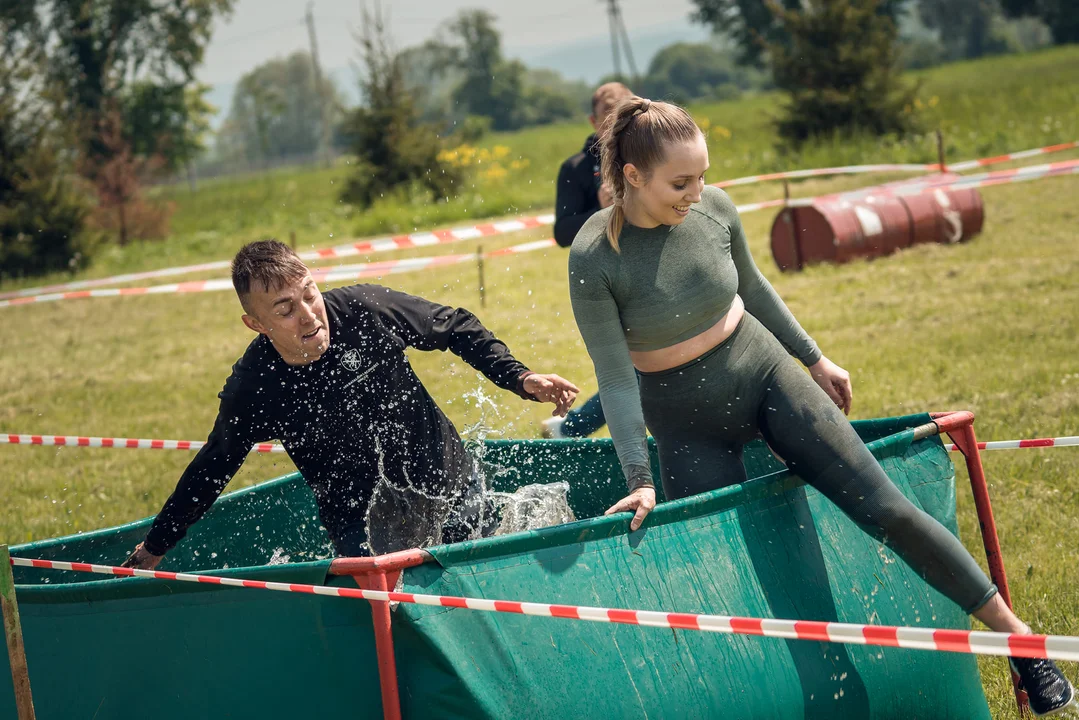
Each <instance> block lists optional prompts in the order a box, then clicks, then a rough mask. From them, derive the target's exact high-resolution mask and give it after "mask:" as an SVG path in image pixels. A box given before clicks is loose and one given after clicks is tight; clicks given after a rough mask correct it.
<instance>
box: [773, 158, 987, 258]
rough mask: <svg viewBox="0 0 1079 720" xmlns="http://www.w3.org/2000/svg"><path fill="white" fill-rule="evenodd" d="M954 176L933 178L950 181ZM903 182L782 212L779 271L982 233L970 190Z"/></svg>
mask: <svg viewBox="0 0 1079 720" xmlns="http://www.w3.org/2000/svg"><path fill="white" fill-rule="evenodd" d="M955 178H958V176H953V175H943V176H934V178H933V182H934V183H940V182H942V181H943V182H948V181H951V180H953V179H955ZM924 182H925V181H924V180H921V179H919V180H914V181H904V182H899V183H891V184H889V185H885V186H880V187H875V188H870V189H868V190H862V191H858V192H854V193H844V194H842V195H835V196H827V197H822V198H816V199H814V200H813V201H812V203H811V204H804V205H796V206H792V207H788V208H784V209H783V210H782V211H780V213H779V215H778V216H777V217H776V219H775V221H774V222H773V223H772V232H771V247H772V256H773V257H774V258H775V261H776V265H778V266H779V268H780V270H784V271H787V270H800V269H802V268H803V267H805V266H807V265H813V264H816V263H822V262H830V263H837V264H838V263H845V262H849V261H851V260H854V259H856V258H876V257H881V256H883V255H890V254H891V253H893V252H896V251H897V250H901V249H903V248H906V247H909V246H911V245H914V244H919V243H930V242H935V243H944V244H947V243H955V242H961V241H963V240H968V239H970V238H971V237H973V236H974V235H976V234H977V233H979V232H981V229H982V223H983V221H984V217H985V210H984V206H983V204H982V198H981V195H980V194H979V193H978V191H977V190H974V189H968V190H963V189H959V190H956V189H943V188H937V189H932V188H925V189H923V190H922V191H920V192H914V191H913V190H915V189H916V188H917V185H918V184H920V183H924Z"/></svg>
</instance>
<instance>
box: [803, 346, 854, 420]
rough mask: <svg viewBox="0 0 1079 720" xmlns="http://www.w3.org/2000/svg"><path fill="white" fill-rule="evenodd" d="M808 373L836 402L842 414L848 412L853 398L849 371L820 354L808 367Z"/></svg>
mask: <svg viewBox="0 0 1079 720" xmlns="http://www.w3.org/2000/svg"><path fill="white" fill-rule="evenodd" d="M809 374H810V375H812V376H813V380H815V381H816V383H817V384H818V385H820V386H821V388H822V389H823V390H824V392H826V393H828V397H830V398H832V402H834V403H835V404H836V407H838V408H839V409H840V410H842V411H843V414H844V415H846V414H849V413H850V404H851V400H853V399H854V390H852V389H851V385H850V373H848V372H847V371H846V370H844V369H843V368H841V367H839V366H838V365H836V364H835V363H834V362H832V361H831V360H829V359H828V358H826V357H824V356H821V359H820V360H818V361H817V362H816V363H814V365H813V366H812V367H810V368H809Z"/></svg>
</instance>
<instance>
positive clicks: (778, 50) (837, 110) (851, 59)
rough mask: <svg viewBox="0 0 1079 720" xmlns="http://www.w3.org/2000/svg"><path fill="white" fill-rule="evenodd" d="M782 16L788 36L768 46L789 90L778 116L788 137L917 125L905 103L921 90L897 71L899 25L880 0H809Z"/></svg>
mask: <svg viewBox="0 0 1079 720" xmlns="http://www.w3.org/2000/svg"><path fill="white" fill-rule="evenodd" d="M777 15H778V17H779V18H780V19H781V21H782V22H783V24H784V26H785V31H786V32H787V34H788V36H789V38H790V44H789V45H780V44H778V43H773V44H772V45H770V46H769V53H770V54H771V57H772V67H773V73H774V76H775V82H776V85H777V86H778V87H779V88H781V89H782V90H785V91H786V92H787V94H788V96H789V100H788V102H787V104H786V107H785V108H784V114H783V117H781V118H780V119H779V121H778V128H779V131H780V134H781V135H782V136H783V137H784V138H786V139H788V140H790V141H793V142H794V143H800V142H802V141H804V140H806V139H808V138H811V137H817V136H830V135H833V134H835V133H855V132H870V133H873V134H876V135H881V134H885V133H903V132H906V131H908V130H910V129H911V124H912V119H911V116H910V115H909V114H908V113H906V112H904V108H905V107H906V106H907V105H908V104H909V103H910V102H911V101H912V100H913V97H914V94H915V91H916V89H915V88H914V87H909V86H907V85H905V84H904V83H903V81H902V79H901V78H900V77H899V73H898V69H897V64H898V63H897V56H898V49H897V38H896V28H895V24H894V23H893V22H892V20H891V19H890V18H888V17H887V16H886V15H885V14H882V13H880V0H807V1H806V7H805V8H804V9H803V10H783V11H780V12H778V14H777Z"/></svg>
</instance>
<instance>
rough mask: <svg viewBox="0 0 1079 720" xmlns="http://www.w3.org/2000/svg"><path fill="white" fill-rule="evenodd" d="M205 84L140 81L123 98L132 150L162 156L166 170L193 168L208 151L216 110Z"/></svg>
mask: <svg viewBox="0 0 1079 720" xmlns="http://www.w3.org/2000/svg"><path fill="white" fill-rule="evenodd" d="M209 90H210V87H209V86H208V85H202V84H192V85H184V84H181V83H175V84H171V85H158V84H156V83H153V82H150V81H147V80H140V81H138V82H135V83H133V84H132V85H130V86H129V88H128V89H127V92H125V94H124V97H123V109H122V115H123V118H124V136H125V138H126V140H127V144H128V145H129V146H130V149H131V152H133V153H134V154H136V155H139V156H143V157H154V156H156V157H159V158H160V164H161V166H162V169H163V170H166V171H169V172H176V171H177V170H180V169H188V170H189V171H190V169H191V168H192V166H193V164H194V162H195V160H196V159H197V158H198V157H199V155H201V154H202V153H203V152H204V151H205V150H206V140H207V137H208V135H209V131H210V118H211V117H212V116H213V114H214V113H215V112H216V109H215V108H214V107H213V106H212V105H211V104H210V103H209V102H208V101H207V100H206V98H205V95H206V93H207V92H209Z"/></svg>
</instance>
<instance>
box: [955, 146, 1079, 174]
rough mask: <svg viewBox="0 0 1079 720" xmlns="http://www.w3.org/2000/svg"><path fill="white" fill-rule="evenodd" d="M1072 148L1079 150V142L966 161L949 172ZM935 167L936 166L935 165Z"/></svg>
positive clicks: (957, 164)
mask: <svg viewBox="0 0 1079 720" xmlns="http://www.w3.org/2000/svg"><path fill="white" fill-rule="evenodd" d="M1072 148H1079V140H1073V141H1071V142H1066V143H1060V144H1059V145H1047V146H1045V147H1040V148H1034V149H1033V150H1021V151H1019V152H1013V153H1008V154H1007V155H997V156H996V157H987V158H981V159H979V160H964V161H963V162H957V163H954V164H951V165H948V170H950V171H952V172H962V171H963V170H973V169H974V168H979V167H985V166H987V165H997V164H999V163H1004V162H1011V161H1012V160H1024V159H1026V158H1029V157H1037V156H1038V155H1048V154H1049V153H1055V152H1060V151H1061V150H1071V149H1072ZM934 167H936V166H935V165H934Z"/></svg>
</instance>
